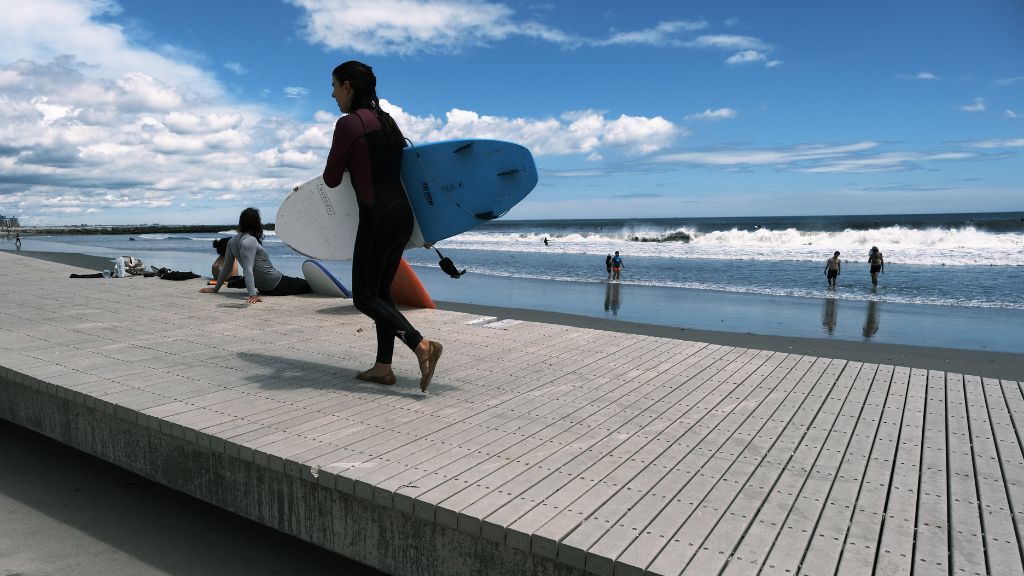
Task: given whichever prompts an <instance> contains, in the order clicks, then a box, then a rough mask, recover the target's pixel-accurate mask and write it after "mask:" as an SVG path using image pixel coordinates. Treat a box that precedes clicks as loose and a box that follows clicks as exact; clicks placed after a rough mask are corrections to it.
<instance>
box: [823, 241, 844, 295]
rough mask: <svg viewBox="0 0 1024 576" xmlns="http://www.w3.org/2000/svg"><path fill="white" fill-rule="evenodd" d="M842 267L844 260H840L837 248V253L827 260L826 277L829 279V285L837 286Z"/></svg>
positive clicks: (830, 286) (831, 286)
mask: <svg viewBox="0 0 1024 576" xmlns="http://www.w3.org/2000/svg"><path fill="white" fill-rule="evenodd" d="M841 267H842V262H840V261H839V251H838V250H836V251H835V254H832V257H831V258H829V259H828V260H825V277H826V278H827V279H828V287H829V288H835V287H836V278H838V277H839V269H840V268H841Z"/></svg>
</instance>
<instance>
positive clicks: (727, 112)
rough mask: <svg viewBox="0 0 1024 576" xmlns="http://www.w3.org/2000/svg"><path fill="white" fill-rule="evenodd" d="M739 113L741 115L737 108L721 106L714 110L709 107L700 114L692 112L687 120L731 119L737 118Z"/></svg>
mask: <svg viewBox="0 0 1024 576" xmlns="http://www.w3.org/2000/svg"><path fill="white" fill-rule="evenodd" d="M738 115H739V112H737V111H736V110H733V109H732V108H719V109H717V110H712V109H710V108H708V109H707V110H705V111H703V112H700V113H698V114H690V115H689V116H687V117H686V119H687V120H731V119H733V118H735V117H736V116H738Z"/></svg>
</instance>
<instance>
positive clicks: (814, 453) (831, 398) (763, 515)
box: [723, 361, 861, 575]
mask: <svg viewBox="0 0 1024 576" xmlns="http://www.w3.org/2000/svg"><path fill="white" fill-rule="evenodd" d="M839 366H840V370H841V372H840V374H839V376H838V378H837V379H836V381H835V384H834V385H833V386H832V387H831V389H830V390H829V391H828V393H827V394H825V398H824V401H823V402H822V405H821V409H820V411H819V412H818V414H817V415H816V416H815V418H814V420H813V421H812V423H811V425H810V427H809V428H808V430H807V432H806V434H805V435H804V437H803V438H802V439H801V441H800V444H799V445H798V446H797V447H796V449H795V450H794V453H793V454H792V456H791V458H790V459H789V461H788V463H787V464H786V466H785V468H784V470H783V472H782V475H781V477H780V479H779V480H778V482H777V484H776V485H775V487H774V488H773V490H772V493H771V494H770V495H769V497H768V499H767V500H766V502H765V503H764V505H763V506H762V507H761V509H760V510H758V512H757V515H756V516H755V518H754V519H753V521H752V522H751V527H750V528H749V529H748V530H747V532H746V534H745V535H744V536H743V539H742V540H741V541H740V542H739V545H738V546H737V547H736V549H735V551H734V552H733V554H732V558H731V560H730V561H729V563H728V564H727V565H726V566H725V568H724V570H723V573H724V574H726V575H742V574H747V573H749V572H750V571H751V570H757V569H758V568H759V567H760V566H762V565H764V564H765V560H766V558H767V557H768V553H769V552H770V551H771V549H772V546H773V544H774V543H775V539H776V537H777V535H778V531H779V530H781V528H782V526H783V524H784V523H785V521H786V518H787V517H788V515H789V513H790V511H791V510H792V508H793V506H794V505H795V503H796V499H797V497H798V495H799V493H800V489H801V487H802V486H803V484H804V482H806V480H807V477H808V475H809V474H810V471H811V469H812V467H813V466H814V463H815V461H816V460H817V459H818V457H819V455H820V454H821V451H822V449H823V448H824V446H825V444H826V440H827V439H828V437H829V434H830V433H831V431H832V428H833V426H834V424H835V422H836V419H837V418H838V417H839V414H840V412H841V410H842V408H843V406H844V405H845V403H846V401H847V398H848V396H849V394H850V391H851V390H852V388H853V384H854V382H855V380H856V378H857V376H858V374H859V373H860V369H861V364H860V363H857V362H845V361H839Z"/></svg>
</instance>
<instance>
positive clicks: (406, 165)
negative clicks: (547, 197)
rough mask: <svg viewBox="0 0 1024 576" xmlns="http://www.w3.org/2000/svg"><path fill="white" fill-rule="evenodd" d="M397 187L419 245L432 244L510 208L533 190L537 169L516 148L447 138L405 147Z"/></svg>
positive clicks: (520, 148) (526, 152)
mask: <svg viewBox="0 0 1024 576" xmlns="http://www.w3.org/2000/svg"><path fill="white" fill-rule="evenodd" d="M402 184H403V185H404V186H405V193H406V195H407V196H408V197H409V203H410V204H411V205H412V210H413V213H414V214H415V215H416V222H417V223H419V226H420V231H421V232H422V234H423V242H424V243H425V244H433V243H435V242H437V241H438V240H444V239H445V238H450V237H452V236H455V235H456V234H459V233H460V232H465V231H467V230H472V229H473V228H476V227H477V226H479V225H480V224H483V223H484V222H487V221H488V220H493V219H495V218H498V217H499V216H501V215H502V214H504V213H506V212H508V211H509V210H511V209H512V207H513V206H515V205H516V204H518V203H519V201H520V200H522V199H523V198H525V197H526V195H527V194H529V193H530V192H531V191H532V190H533V189H534V187H535V186H537V166H536V164H534V162H533V155H532V154H530V151H529V150H527V149H526V148H525V147H523V146H520V145H519V144H513V143H511V142H502V141H500V140H449V141H446V142H435V143H432V144H427V145H424V146H411V147H409V148H407V149H406V150H405V153H404V155H403V156H402Z"/></svg>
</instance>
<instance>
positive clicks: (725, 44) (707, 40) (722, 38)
mask: <svg viewBox="0 0 1024 576" xmlns="http://www.w3.org/2000/svg"><path fill="white" fill-rule="evenodd" d="M687 45H688V46H692V47H694V48H717V49H720V50H760V51H766V50H770V49H771V46H770V45H768V44H767V43H765V42H764V41H763V40H761V39H760V38H754V37H753V36H738V35H736V34H708V35H704V36H699V37H697V38H696V39H695V40H693V41H691V42H688V43H687Z"/></svg>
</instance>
